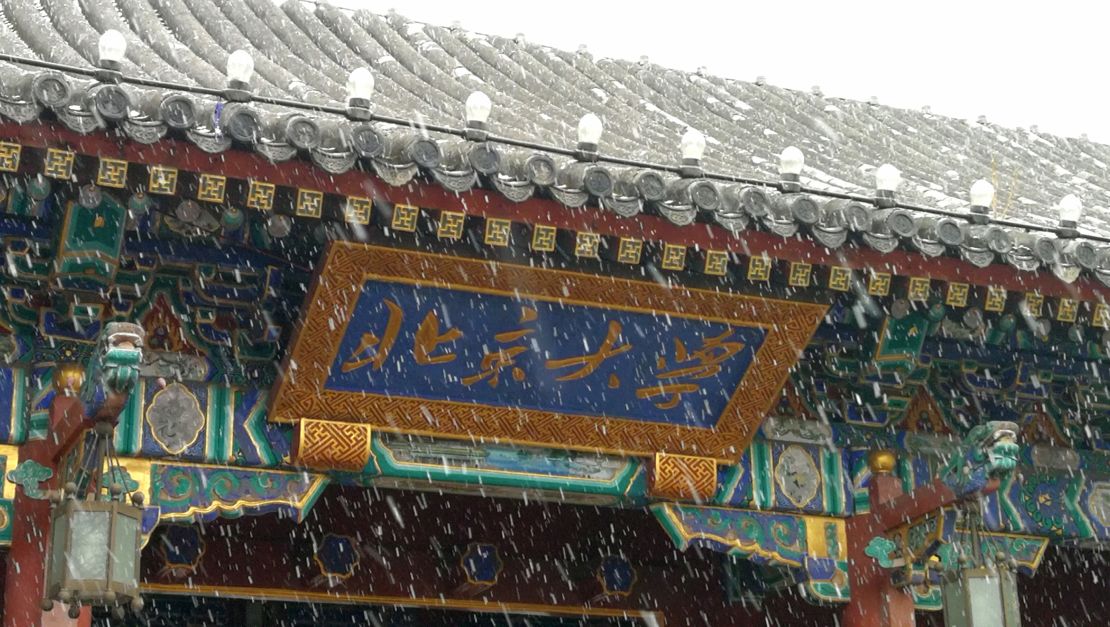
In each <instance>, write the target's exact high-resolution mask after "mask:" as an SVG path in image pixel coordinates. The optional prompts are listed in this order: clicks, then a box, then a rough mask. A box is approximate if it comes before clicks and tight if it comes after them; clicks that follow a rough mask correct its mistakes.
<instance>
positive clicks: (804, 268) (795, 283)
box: [787, 261, 813, 287]
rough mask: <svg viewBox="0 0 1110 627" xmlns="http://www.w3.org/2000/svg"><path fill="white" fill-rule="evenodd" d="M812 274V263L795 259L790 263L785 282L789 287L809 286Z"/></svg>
mask: <svg viewBox="0 0 1110 627" xmlns="http://www.w3.org/2000/svg"><path fill="white" fill-rule="evenodd" d="M812 275H813V264H810V263H806V262H804V261H795V262H792V263H791V264H790V276H789V278H788V279H787V283H789V284H790V287H809V282H810V278H811V276H812Z"/></svg>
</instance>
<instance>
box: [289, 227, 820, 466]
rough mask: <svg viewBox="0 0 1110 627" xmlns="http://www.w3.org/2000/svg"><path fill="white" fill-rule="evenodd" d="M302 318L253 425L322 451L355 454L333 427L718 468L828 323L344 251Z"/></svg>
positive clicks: (529, 273)
mask: <svg viewBox="0 0 1110 627" xmlns="http://www.w3.org/2000/svg"><path fill="white" fill-rule="evenodd" d="M307 303H308V307H307V311H305V313H304V318H303V319H302V321H301V323H300V325H299V327H298V329H297V333H296V337H295V338H294V340H293V346H292V349H291V351H290V353H289V355H288V356H287V359H286V363H285V366H284V367H283V369H282V376H281V378H280V379H279V381H278V384H277V387H276V389H275V390H274V393H273V395H272V396H271V400H270V407H269V411H268V416H269V418H270V420H275V421H279V422H297V421H300V420H302V419H312V420H314V421H317V422H320V421H325V422H328V423H332V424H331V426H329V427H328V428H327V432H328V437H329V438H330V441H329V444H328V446H329V447H333V448H335V450H336V451H340V452H341V451H344V450H346V449H348V448H349V449H350V450H351V451H356V449H357V450H358V451H361V449H360V448H359V447H360V446H363V444H364V442H365V438H364V437H362V436H361V435H360V434H362V433H364V432H362V431H358V430H351V429H345V428H344V425H343V423H362V424H367V425H370V426H371V427H372V428H373V429H377V430H384V431H392V432H399V433H408V434H419V435H426V436H433V437H454V438H465V439H467V440H470V441H479V442H487V443H494V442H496V443H503V444H524V445H537V446H546V447H556V448H568V449H579V450H590V451H601V452H609V453H619V454H640V455H651V454H654V453H674V454H682V455H694V456H702V457H711V458H714V459H719V460H727V461H735V460H736V459H738V458H739V457H740V454H741V453H742V452H743V450H744V448H745V447H746V446H747V444H748V443H749V442H750V441H751V438H752V436H753V435H754V434H755V432H756V430H757V429H758V428H759V424H760V422H762V420H763V416H764V414H765V413H766V412H767V409H768V408H769V407H770V406H771V405H772V403H774V402H775V399H777V398H778V396H779V394H780V392H781V389H782V383H783V381H784V380H785V379H786V376H787V373H788V372H789V370H790V368H791V367H792V366H793V365H794V363H795V362H796V361H797V359H798V357H799V355H801V354H802V351H803V350H804V348H805V346H806V344H807V343H808V342H809V338H810V337H811V336H812V334H813V331H814V329H815V328H816V326H817V324H818V323H819V322H820V320H821V318H822V316H823V315H824V313H825V309H826V307H825V305H821V304H815V303H804V302H795V301H786V300H777V299H773V298H766V297H763V296H749V295H744V294H736V293H730V292H728V291H724V290H699V289H690V288H685V287H680V286H673V287H672V286H667V285H660V284H659V283H655V282H648V281H632V280H628V279H620V278H615V277H609V276H599V275H591V274H584V273H578V272H568V271H565V270H553V269H546V268H537V267H531V266H525V265H516V264H509V263H500V262H495V261H490V260H482V259H464V258H459V257H450V256H445V255H437V254H431V253H424V252H416V251H405V250H396V249H390V248H383V247H377V246H366V245H361V244H353V243H347V242H335V243H332V244H331V247H330V248H329V250H328V253H327V254H326V255H325V258H324V262H323V267H322V268H321V270H320V273H319V275H318V276H317V278H316V281H315V283H314V286H313V288H312V292H311V295H310V296H309V298H308V300H307ZM352 454H353V453H352ZM359 454H361V452H360V453H359Z"/></svg>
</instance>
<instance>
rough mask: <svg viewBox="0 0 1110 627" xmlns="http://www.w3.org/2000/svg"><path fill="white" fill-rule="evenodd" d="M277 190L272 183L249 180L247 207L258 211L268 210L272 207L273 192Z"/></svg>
mask: <svg viewBox="0 0 1110 627" xmlns="http://www.w3.org/2000/svg"><path fill="white" fill-rule="evenodd" d="M276 190H277V188H276V187H274V184H273V183H263V182H262V181H251V182H250V186H249V187H248V188H247V207H249V208H251V209H257V210H258V211H270V210H272V209H273V208H274V192H275V191H276Z"/></svg>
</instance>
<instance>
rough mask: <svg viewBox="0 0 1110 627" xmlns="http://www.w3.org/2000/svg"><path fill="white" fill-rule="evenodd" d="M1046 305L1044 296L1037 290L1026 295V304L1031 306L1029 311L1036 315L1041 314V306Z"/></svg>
mask: <svg viewBox="0 0 1110 627" xmlns="http://www.w3.org/2000/svg"><path fill="white" fill-rule="evenodd" d="M1042 305H1044V296H1041V295H1040V294H1038V293H1036V292H1028V293H1027V294H1026V295H1025V306H1026V307H1028V308H1029V313H1030V314H1031V315H1034V316H1039V315H1041V306H1042Z"/></svg>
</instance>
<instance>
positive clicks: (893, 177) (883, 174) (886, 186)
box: [875, 163, 902, 193]
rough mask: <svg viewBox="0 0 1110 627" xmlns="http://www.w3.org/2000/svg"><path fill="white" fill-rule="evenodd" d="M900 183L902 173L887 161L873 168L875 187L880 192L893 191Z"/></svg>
mask: <svg viewBox="0 0 1110 627" xmlns="http://www.w3.org/2000/svg"><path fill="white" fill-rule="evenodd" d="M901 184H902V173H901V172H899V171H898V168H896V167H894V166H892V165H890V164H889V163H884V164H882V165H881V166H879V168H878V169H877V170H875V189H877V190H879V191H880V192H891V193H894V192H896V191H898V186H899V185H901Z"/></svg>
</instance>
